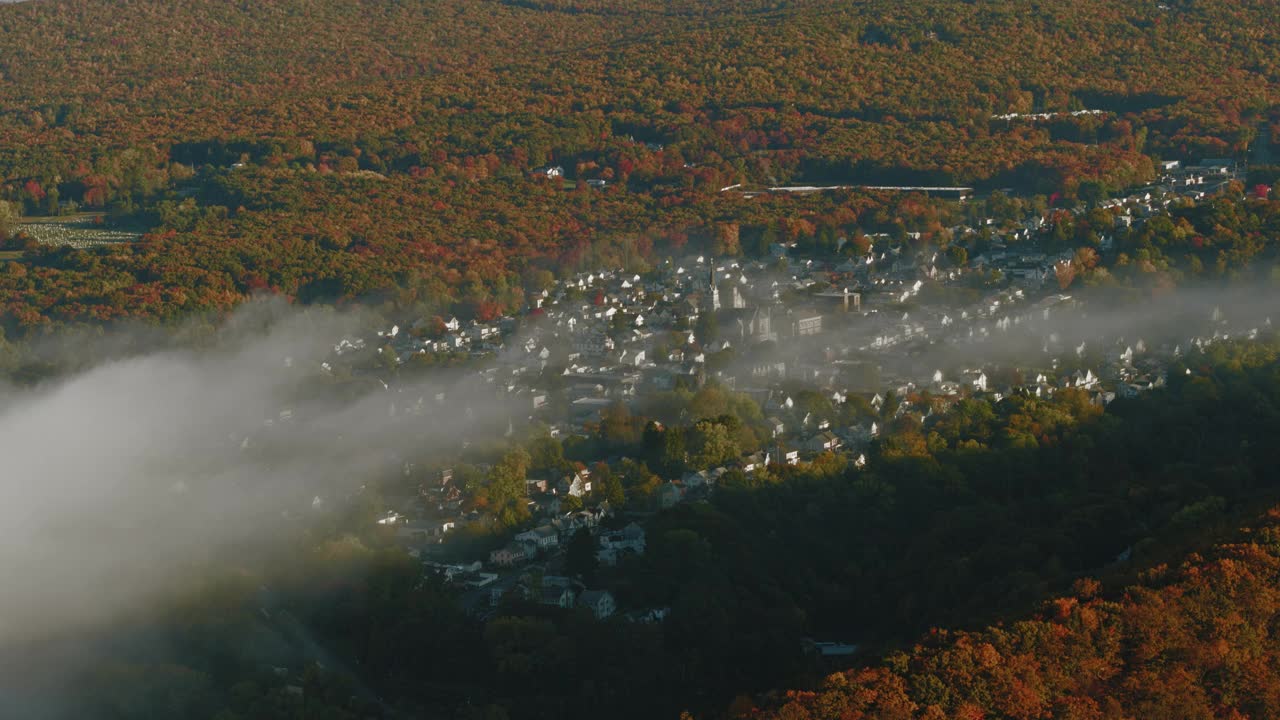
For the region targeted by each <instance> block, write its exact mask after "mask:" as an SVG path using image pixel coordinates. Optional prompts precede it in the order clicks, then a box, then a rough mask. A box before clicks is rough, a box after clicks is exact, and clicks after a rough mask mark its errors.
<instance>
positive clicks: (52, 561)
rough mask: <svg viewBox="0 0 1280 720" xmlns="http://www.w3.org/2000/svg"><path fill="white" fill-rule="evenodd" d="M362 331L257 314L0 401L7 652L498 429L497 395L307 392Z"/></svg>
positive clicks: (321, 320) (156, 590)
mask: <svg viewBox="0 0 1280 720" xmlns="http://www.w3.org/2000/svg"><path fill="white" fill-rule="evenodd" d="M357 322H358V318H355V317H353V316H344V317H337V316H332V315H328V316H325V315H318V314H296V313H288V312H283V311H281V310H280V309H279V308H278V307H274V306H269V305H268V306H257V307H252V308H249V309H247V310H246V311H245V312H243V313H241V314H240V315H238V316H237V317H236V318H234V319H233V321H232V322H230V323H228V325H227V327H226V328H225V329H224V330H223V331H222V337H221V340H220V342H219V343H218V347H217V348H216V349H212V350H203V351H200V352H195V351H188V350H166V351H158V352H154V353H151V354H144V355H141V356H136V357H133V358H130V359H125V360H117V361H111V362H106V363H105V364H102V365H99V366H97V367H93V368H91V369H89V370H87V371H84V372H82V373H80V374H78V375H76V376H74V377H71V378H69V379H66V380H63V381H60V382H58V383H56V384H52V385H49V386H46V387H41V388H39V389H36V390H34V391H27V392H10V393H9V394H8V396H7V397H5V398H4V400H3V401H0V403H2V404H0V468H3V470H2V472H0V577H3V578H5V580H4V582H2V583H0V650H3V649H4V648H5V647H6V646H7V645H10V644H11V643H16V642H19V641H25V642H35V643H39V642H40V641H41V639H42V638H43V637H52V636H54V635H56V634H59V633H66V632H75V631H76V629H77V628H82V627H92V626H93V625H95V624H97V623H100V622H102V621H104V620H108V619H110V618H111V617H112V616H113V614H116V613H119V612H121V611H125V610H132V609H138V608H140V607H145V603H147V602H148V601H150V600H152V599H153V598H154V597H155V596H157V595H158V594H161V593H164V592H165V591H167V590H169V589H171V588H170V585H171V583H172V582H173V578H174V577H175V576H176V575H179V574H180V573H181V571H182V570H183V569H184V568H186V567H188V566H190V565H191V564H193V563H200V562H202V561H203V560H204V559H206V558H209V557H212V556H216V555H217V554H218V553H219V552H220V551H223V550H225V549H227V548H230V547H233V546H234V547H235V548H237V550H239V549H241V548H249V549H252V548H253V547H254V542H255V541H257V540H259V539H260V540H261V541H262V542H263V543H264V544H265V543H267V542H268V539H269V537H270V536H271V532H270V531H271V529H272V528H273V527H276V526H277V525H279V524H280V523H281V522H284V521H285V519H286V518H287V517H288V516H289V514H290V513H292V514H293V516H295V517H296V516H297V515H298V514H305V513H306V512H307V511H308V509H309V508H310V500H311V499H312V498H314V497H316V496H319V497H322V498H325V499H326V500H327V501H329V502H340V501H341V500H342V499H343V498H346V497H349V496H350V495H351V493H352V492H354V491H356V490H357V489H358V488H359V487H360V485H361V484H362V483H363V482H364V481H365V480H367V479H369V478H371V477H375V476H377V474H379V473H387V472H394V471H395V470H396V469H397V468H398V467H399V463H400V462H401V458H404V457H408V456H411V455H418V456H420V455H421V454H423V453H430V452H431V451H432V450H434V449H440V450H444V449H451V448H457V447H458V446H459V445H460V443H461V442H462V440H463V439H464V437H465V436H466V435H467V434H468V433H471V432H480V430H479V429H477V424H478V423H484V422H495V421H499V420H500V422H501V425H502V426H504V427H505V424H506V418H507V416H506V414H505V412H506V411H505V409H504V407H503V404H502V403H501V402H500V401H499V400H498V399H497V398H496V396H495V395H494V394H493V393H492V391H490V390H486V389H485V388H483V387H479V386H467V385H466V384H465V383H463V384H450V385H448V386H445V385H442V384H439V383H425V384H421V385H414V386H408V387H400V388H397V387H394V386H393V387H392V388H391V389H389V390H388V389H385V387H384V385H383V384H382V383H381V382H378V381H377V380H376V379H373V378H370V379H369V380H368V382H366V383H363V385H364V386H365V387H367V388H369V389H367V390H364V391H362V392H360V393H357V394H356V395H355V397H345V398H343V399H341V400H338V399H318V398H316V397H314V395H315V394H316V393H314V392H312V391H311V390H310V388H311V387H312V386H311V385H308V384H307V383H314V382H316V376H317V374H318V373H317V372H316V371H317V369H318V367H319V363H320V361H321V360H323V359H324V358H325V356H326V354H327V352H328V351H329V350H331V349H332V345H333V343H334V342H335V340H336V339H337V338H340V337H342V336H343V335H344V334H345V333H347V332H349V331H351V330H352V329H354V328H355V327H356V323H357ZM86 351H91V348H86ZM321 382H322V381H321ZM410 408H414V409H413V410H410ZM266 549H267V548H265V547H264V548H263V550H264V551H266Z"/></svg>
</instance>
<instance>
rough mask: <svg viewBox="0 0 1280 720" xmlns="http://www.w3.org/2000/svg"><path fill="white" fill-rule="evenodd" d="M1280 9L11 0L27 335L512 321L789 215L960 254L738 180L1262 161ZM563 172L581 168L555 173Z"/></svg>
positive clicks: (1068, 176)
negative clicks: (1255, 157)
mask: <svg viewBox="0 0 1280 720" xmlns="http://www.w3.org/2000/svg"><path fill="white" fill-rule="evenodd" d="M1276 23H1277V19H1276V15H1275V13H1274V12H1272V8H1271V7H1270V6H1269V5H1268V4H1267V3H1265V2H1257V3H1243V4H1242V3H1234V2H1233V3H1228V2H1216V1H1214V2H1197V3H1190V2H1188V3H1182V2H1174V3H1169V4H1167V5H1159V4H1155V3H1150V2H1137V1H1136V0H1135V1H1132V2H1122V3H1112V2H1084V3H1057V4H1052V3H1028V2H1004V3H981V4H969V3H952V2H933V1H931V0H930V1H926V2H913V3H908V4H903V3H897V2H869V3H856V4H855V3H848V4H839V3H837V4H832V3H826V2H807V1H799V2H748V3H665V2H664V3H647V4H646V3H630V2H627V3H622V2H602V1H594V2H581V3H578V2H508V3H504V2H496V1H492V2H491V1H485V0H463V1H461V2H450V3H429V2H405V3H351V2H337V1H336V0H333V1H330V0H310V1H300V0H271V1H270V2H262V3H250V4H243V3H232V2H221V1H219V2H210V3H195V2H180V3H170V2H152V1H148V0H133V1H131V2H128V3H125V4H123V5H122V4H118V3H111V4H104V3H97V2H90V1H89V0H49V1H42V2H31V3H22V4H17V5H13V6H7V7H5V8H3V10H0V78H2V79H3V83H0V199H2V200H4V201H6V203H7V204H6V205H5V207H3V208H0V233H5V234H11V235H12V234H15V233H16V234H17V237H14V238H12V239H10V240H9V241H8V242H9V247H10V249H11V250H13V251H16V252H10V253H7V254H6V258H5V259H6V260H7V265H6V267H5V268H4V271H3V272H2V273H0V300H2V301H3V303H4V310H5V312H4V320H5V323H4V324H5V327H6V329H7V330H8V331H9V332H10V333H25V332H28V331H30V330H31V329H32V328H38V327H41V326H45V325H47V324H49V323H64V322H68V321H71V322H83V321H101V320H105V319H110V318H119V317H129V316H133V317H143V318H172V317H177V316H180V315H188V314H190V313H192V312H201V311H206V310H215V311H216V310H224V309H226V308H228V307H230V306H233V305H235V304H236V303H238V302H240V301H241V300H243V299H244V298H245V297H247V296H248V295H250V294H251V293H253V292H255V291H260V290H263V289H270V290H273V291H276V292H280V293H283V294H285V295H288V296H290V297H296V298H298V299H299V300H301V301H312V300H317V299H321V300H335V299H351V298H361V299H366V300H367V299H371V298H372V299H375V300H378V301H389V302H391V303H392V304H393V305H394V306H395V307H400V308H406V307H407V308H414V309H433V310H436V311H454V312H460V313H463V314H467V315H469V314H473V313H482V314H483V313H486V312H493V311H495V310H505V311H514V310H518V309H519V308H520V306H521V305H522V302H523V297H524V292H525V291H526V290H530V289H535V290H536V289H541V287H542V286H543V285H544V284H545V282H546V280H545V275H544V274H543V273H545V272H548V271H551V272H561V271H563V269H565V268H575V267H584V266H589V265H590V263H591V262H596V263H599V262H600V261H604V262H606V263H609V264H618V265H621V264H624V263H625V264H631V265H638V264H643V263H645V262H648V261H651V260H652V259H653V258H654V257H655V253H657V254H661V253H666V252H671V251H679V250H680V249H681V248H682V247H684V245H685V243H688V242H692V243H693V245H692V247H694V248H696V249H700V250H702V249H713V250H716V251H718V252H724V253H726V254H733V253H736V252H742V251H744V250H746V251H749V250H750V248H741V247H738V246H736V245H732V244H731V245H729V246H727V247H726V246H723V245H715V239H716V238H717V237H720V236H721V235H723V233H721V232H720V229H721V228H722V227H724V226H725V225H726V224H734V225H736V224H739V223H743V224H745V225H746V226H747V229H748V230H749V231H750V230H752V228H755V229H756V230H755V233H756V234H755V235H754V236H752V237H758V236H760V234H761V230H760V229H761V228H764V227H765V225H766V224H768V223H770V222H772V223H773V224H774V225H778V224H779V223H780V221H781V219H782V218H786V219H787V224H786V225H784V226H781V227H778V228H776V229H770V230H769V232H770V233H771V235H770V236H771V237H773V236H776V235H775V234H773V233H777V231H780V234H781V236H782V237H783V238H784V239H785V238H789V239H802V240H804V239H810V238H813V237H814V236H815V235H818V234H820V233H821V232H822V231H823V228H826V231H827V232H833V233H835V234H843V233H852V232H854V231H856V230H859V229H867V228H873V227H876V226H890V225H891V226H896V227H901V228H903V229H904V231H912V232H920V233H921V238H920V240H919V242H922V243H932V244H936V245H945V244H946V243H947V242H948V239H947V237H946V236H945V234H943V233H940V230H941V229H942V227H943V226H942V225H940V224H938V223H936V221H930V220H926V219H922V218H921V217H920V216H919V214H918V213H913V212H911V211H910V210H909V209H904V207H903V205H901V204H900V203H898V202H897V201H896V200H888V199H885V198H880V199H875V198H863V197H856V198H850V197H848V196H847V195H846V196H845V197H826V198H822V199H816V198H814V199H808V200H800V199H794V198H792V199H786V198H778V199H775V200H774V201H773V203H775V204H773V206H772V207H771V208H770V209H769V210H768V211H762V210H760V209H759V208H758V207H757V204H756V203H755V202H753V201H750V200H744V199H743V198H742V197H740V196H739V195H737V194H734V193H720V192H719V190H720V189H721V188H724V187H727V186H730V185H735V184H739V183H745V184H746V185H747V186H756V187H758V186H760V185H769V184H776V183H785V182H792V181H798V182H805V183H822V182H831V183H854V184H872V185H900V184H909V185H916V184H928V185H958V184H964V185H974V186H977V187H978V188H979V189H991V188H1012V190H1013V191H1014V192H1015V193H1016V194H1022V195H1026V196H1028V197H1029V196H1031V195H1035V194H1042V195H1044V196H1045V197H1047V198H1049V200H1050V201H1053V200H1055V199H1056V198H1073V197H1075V196H1076V194H1077V193H1078V192H1079V191H1080V188H1081V185H1080V183H1081V182H1086V183H1090V185H1089V188H1088V190H1089V193H1090V194H1091V195H1096V194H1097V193H1098V192H1099V190H1100V189H1101V190H1102V191H1103V192H1105V191H1106V189H1107V188H1110V189H1113V190H1116V189H1120V188H1123V187H1127V186H1130V185H1132V184H1134V183H1138V182H1143V181H1147V180H1150V179H1151V178H1152V177H1153V176H1154V173H1155V171H1154V168H1153V163H1152V158H1153V157H1159V158H1171V159H1196V158H1201V157H1206V156H1209V157H1213V156H1238V157H1243V156H1245V155H1247V154H1248V153H1249V151H1250V150H1251V149H1252V148H1251V143H1252V141H1253V140H1254V138H1255V137H1258V136H1259V131H1260V129H1262V130H1266V129H1267V127H1268V126H1269V124H1270V123H1272V122H1274V121H1275V117H1274V116H1273V115H1272V114H1271V109H1272V108H1273V107H1274V106H1275V104H1276V102H1277V98H1276V92H1277V81H1278V80H1280V57H1277V55H1278V53H1277V51H1276V50H1275V48H1274V46H1273V44H1272V43H1271V42H1270V40H1269V39H1270V38H1272V37H1274V36H1275V35H1276V34H1277V32H1280V29H1277V27H1276ZM1081 110H1087V111H1092V112H1087V113H1079V112H1077V113H1076V114H1071V113H1072V112H1074V111H1081ZM1026 113H1047V115H1044V116H1040V117H1025V116H1016V115H1017V114H1026ZM1011 114H1013V115H1015V116H1010V115H1011ZM1264 136H1269V134H1264ZM548 165H554V166H561V167H563V168H564V175H563V177H557V178H552V179H547V178H542V179H541V180H535V179H534V178H531V177H530V175H529V174H528V173H529V171H531V170H533V169H535V168H538V167H541V166H548ZM586 181H593V182H597V183H599V184H600V185H601V186H600V187H588V186H586V185H585V182H586ZM930 203H932V201H930ZM77 210H80V211H84V210H88V211H104V212H107V213H108V215H107V217H106V220H105V221H106V222H107V223H108V224H112V223H116V224H121V225H122V226H125V227H127V228H129V229H132V230H136V231H138V232H143V233H145V235H144V239H143V240H141V241H140V242H136V243H132V244H116V245H108V246H98V247H93V248H88V249H80V250H69V249H57V250H50V249H48V248H47V247H46V248H43V249H42V248H41V247H38V246H36V244H35V243H34V242H33V241H31V240H29V239H25V238H24V237H22V236H21V231H20V230H18V231H15V230H14V229H13V228H14V227H15V226H19V225H20V223H19V222H18V221H19V218H20V217H21V216H24V215H45V214H50V213H67V212H74V211H77ZM5 228H8V229H7V230H6V229H5ZM748 235H750V234H749V233H748ZM24 249H25V250H26V251H27V252H26V253H25V254H24V253H22V252H21V251H23V250H24ZM471 270H473V271H474V272H473V273H470V274H469V272H468V271H471ZM483 308H487V310H486V309H483Z"/></svg>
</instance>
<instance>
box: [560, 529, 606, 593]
mask: <svg viewBox="0 0 1280 720" xmlns="http://www.w3.org/2000/svg"><path fill="white" fill-rule="evenodd" d="M597 545H598V544H597V542H596V537H595V536H594V535H592V534H591V531H590V530H588V529H587V528H578V531H577V532H575V533H574V534H573V537H571V538H569V546H568V547H567V548H565V551H564V569H565V572H567V573H569V574H570V575H573V576H576V577H580V578H582V581H583V582H585V583H587V584H588V585H590V584H591V583H592V582H593V581H594V580H595V577H596V571H597V570H598V569H599V567H600V561H599V560H598V559H597V558H596V550H597Z"/></svg>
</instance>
